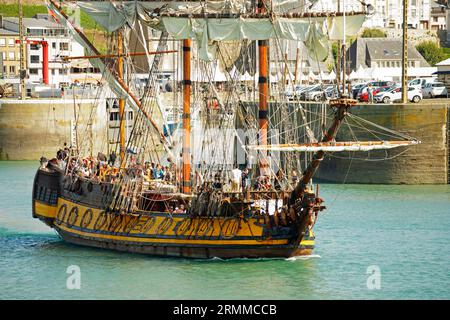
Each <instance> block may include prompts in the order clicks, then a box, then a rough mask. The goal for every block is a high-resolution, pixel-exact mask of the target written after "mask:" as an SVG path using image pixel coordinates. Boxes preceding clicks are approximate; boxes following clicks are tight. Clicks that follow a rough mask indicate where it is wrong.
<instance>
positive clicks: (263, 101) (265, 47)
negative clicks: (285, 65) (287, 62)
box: [257, 0, 269, 175]
mask: <svg viewBox="0 0 450 320" xmlns="http://www.w3.org/2000/svg"><path fill="white" fill-rule="evenodd" d="M265 1H266V0H258V7H257V12H258V13H265V12H266V4H265ZM268 51H269V41H268V40H259V41H258V53H259V80H258V83H259V113H258V119H259V144H260V145H267V130H268V127H269V122H268V97H269V77H268V74H269V73H268V67H269V61H268ZM267 167H268V163H267V151H263V152H261V153H260V161H259V170H260V175H264V174H266V173H267Z"/></svg>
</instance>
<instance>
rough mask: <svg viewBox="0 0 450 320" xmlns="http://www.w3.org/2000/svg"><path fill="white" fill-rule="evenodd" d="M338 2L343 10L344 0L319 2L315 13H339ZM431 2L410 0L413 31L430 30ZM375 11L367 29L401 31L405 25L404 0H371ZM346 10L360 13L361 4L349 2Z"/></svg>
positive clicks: (427, 0)
mask: <svg viewBox="0 0 450 320" xmlns="http://www.w3.org/2000/svg"><path fill="white" fill-rule="evenodd" d="M338 1H340V7H341V10H342V9H343V1H342V0H318V1H317V2H316V3H315V4H314V6H313V7H312V9H311V10H312V11H315V12H322V11H328V12H334V11H337V8H338ZM431 2H432V1H431V0H410V1H409V3H408V26H409V27H410V28H413V29H429V27H430V12H431ZM367 3H370V4H371V5H372V6H373V7H374V9H375V12H374V15H373V16H372V17H370V19H368V20H367V21H366V22H365V23H364V26H365V27H367V28H396V29H401V27H402V23H403V18H402V17H403V11H402V8H403V0H370V1H367ZM345 10H346V11H347V12H348V11H360V10H361V2H360V1H357V0H347V1H346V2H345Z"/></svg>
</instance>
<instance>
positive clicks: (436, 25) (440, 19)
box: [430, 1, 447, 30]
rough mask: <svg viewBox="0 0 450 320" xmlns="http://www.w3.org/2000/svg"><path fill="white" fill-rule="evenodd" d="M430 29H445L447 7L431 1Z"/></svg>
mask: <svg viewBox="0 0 450 320" xmlns="http://www.w3.org/2000/svg"><path fill="white" fill-rule="evenodd" d="M430 29H432V30H446V29H447V6H446V5H443V4H440V3H438V2H435V1H433V2H432V5H431V19H430Z"/></svg>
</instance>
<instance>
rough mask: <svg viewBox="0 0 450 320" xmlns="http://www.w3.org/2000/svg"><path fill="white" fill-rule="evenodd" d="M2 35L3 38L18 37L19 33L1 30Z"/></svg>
mask: <svg viewBox="0 0 450 320" xmlns="http://www.w3.org/2000/svg"><path fill="white" fill-rule="evenodd" d="M0 35H3V36H18V35H19V33H18V32H15V31H11V30H7V29H3V28H0Z"/></svg>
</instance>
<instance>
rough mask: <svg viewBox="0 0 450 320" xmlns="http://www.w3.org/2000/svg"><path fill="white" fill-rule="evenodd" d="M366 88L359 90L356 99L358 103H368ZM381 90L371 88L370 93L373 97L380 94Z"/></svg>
mask: <svg viewBox="0 0 450 320" xmlns="http://www.w3.org/2000/svg"><path fill="white" fill-rule="evenodd" d="M368 88H369V87H368V86H365V87H363V88H361V89H360V91H359V92H358V96H357V99H358V100H359V101H360V102H368V101H369V91H368ZM380 90H381V88H379V87H372V91H373V95H374V96H375V95H376V94H377V93H378V92H380Z"/></svg>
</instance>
